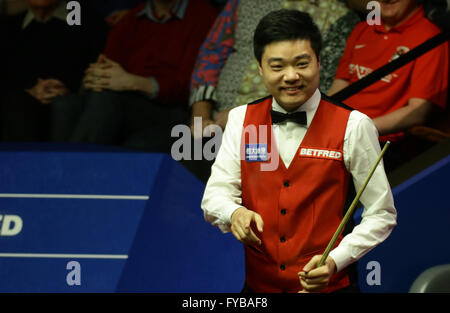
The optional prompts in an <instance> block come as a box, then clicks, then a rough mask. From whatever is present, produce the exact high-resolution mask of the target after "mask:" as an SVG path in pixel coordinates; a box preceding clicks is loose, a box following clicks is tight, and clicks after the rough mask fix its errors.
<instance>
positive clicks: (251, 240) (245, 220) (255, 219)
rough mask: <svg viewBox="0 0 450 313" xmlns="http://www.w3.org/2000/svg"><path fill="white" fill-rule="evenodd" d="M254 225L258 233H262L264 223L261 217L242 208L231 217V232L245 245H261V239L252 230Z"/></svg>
mask: <svg viewBox="0 0 450 313" xmlns="http://www.w3.org/2000/svg"><path fill="white" fill-rule="evenodd" d="M252 223H254V224H255V225H256V227H257V229H258V231H259V232H260V233H262V231H263V227H264V222H263V220H262V218H261V215H259V214H258V213H256V212H253V211H251V210H248V209H246V208H244V207H240V208H238V209H236V211H234V212H233V214H232V215H231V232H232V233H233V235H234V237H236V239H237V240H239V241H240V242H242V243H243V244H248V245H261V239H259V238H258V237H257V236H256V235H255V233H254V232H253V230H252V228H251V224H252Z"/></svg>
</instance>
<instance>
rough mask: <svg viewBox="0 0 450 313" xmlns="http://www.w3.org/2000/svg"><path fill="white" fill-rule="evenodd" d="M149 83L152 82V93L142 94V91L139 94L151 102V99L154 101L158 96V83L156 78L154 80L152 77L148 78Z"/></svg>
mask: <svg viewBox="0 0 450 313" xmlns="http://www.w3.org/2000/svg"><path fill="white" fill-rule="evenodd" d="M148 79H149V80H150V81H151V82H152V84H153V92H152V93H149V92H144V91H142V92H141V93H142V94H143V95H144V96H146V97H147V98H148V99H149V100H153V99H156V97H158V94H159V83H158V81H157V80H156V78H154V77H149V78H148Z"/></svg>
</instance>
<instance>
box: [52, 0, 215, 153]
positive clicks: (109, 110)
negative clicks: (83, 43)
mask: <svg viewBox="0 0 450 313" xmlns="http://www.w3.org/2000/svg"><path fill="white" fill-rule="evenodd" d="M217 13H218V12H217V11H216V9H215V8H213V7H212V6H211V5H210V4H209V3H208V2H206V1H205V0H149V1H146V2H143V3H141V4H140V5H138V6H137V7H136V8H134V9H132V10H130V12H129V13H128V14H127V15H126V16H124V17H123V18H122V19H121V20H120V21H119V22H118V23H117V24H116V25H115V26H114V27H113V28H112V30H111V32H110V34H109V37H108V40H107V43H106V47H105V49H104V52H103V54H102V55H100V56H99V58H98V60H97V62H96V63H95V64H91V66H90V67H89V68H88V69H87V70H86V76H85V78H84V80H83V84H84V87H85V89H87V91H86V92H84V93H82V94H81V95H70V96H68V97H65V98H64V99H62V100H61V101H59V102H58V103H57V105H56V106H55V117H56V118H55V130H54V134H55V137H54V140H56V141H60V140H66V139H67V137H65V136H68V139H69V140H70V141H76V142H90V143H99V144H120V145H125V146H127V147H130V148H142V149H147V150H153V151H167V150H168V148H169V147H170V130H171V128H172V127H173V126H174V125H175V124H178V123H183V122H186V121H187V118H188V114H187V108H188V105H187V102H188V96H189V80H190V75H191V72H192V69H193V67H194V62H195V59H196V56H197V53H198V49H199V47H200V45H201V43H202V42H203V40H204V38H205V37H206V34H207V32H208V30H209V28H210V27H211V25H212V23H213V22H214V19H215V17H216V15H217ZM76 111H78V113H77V112H76ZM79 114H81V117H79V118H78V117H77V116H78V115H79ZM73 128H74V130H73V132H72V129H73ZM169 151H170V150H169Z"/></svg>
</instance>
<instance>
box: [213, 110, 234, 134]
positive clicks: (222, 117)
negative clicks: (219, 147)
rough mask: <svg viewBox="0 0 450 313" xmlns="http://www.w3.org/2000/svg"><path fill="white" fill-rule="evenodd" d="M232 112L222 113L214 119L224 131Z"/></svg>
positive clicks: (224, 111) (225, 111)
mask: <svg viewBox="0 0 450 313" xmlns="http://www.w3.org/2000/svg"><path fill="white" fill-rule="evenodd" d="M230 110H231V108H230V109H226V110H223V111H220V112H219V113H217V114H216V116H215V118H214V120H215V122H216V124H217V125H219V126H220V127H221V128H222V129H225V126H226V125H227V121H228V113H230Z"/></svg>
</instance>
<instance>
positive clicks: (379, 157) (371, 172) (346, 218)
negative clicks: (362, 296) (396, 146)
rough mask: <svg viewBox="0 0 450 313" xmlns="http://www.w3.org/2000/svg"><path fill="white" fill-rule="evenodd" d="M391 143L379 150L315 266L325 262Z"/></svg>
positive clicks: (388, 142)
mask: <svg viewBox="0 0 450 313" xmlns="http://www.w3.org/2000/svg"><path fill="white" fill-rule="evenodd" d="M390 144H391V142H390V141H387V142H386V144H385V145H384V147H383V150H382V151H381V153H380V155H379V156H378V159H377V160H376V162H375V164H374V165H373V166H372V169H371V170H370V172H369V175H368V176H367V178H366V180H365V181H364V183H363V184H362V186H361V188H360V189H359V191H358V193H357V194H356V197H355V199H354V200H353V202H352V204H351V205H350V207H349V209H348V210H347V213H345V216H344V218H343V219H342V221H341V223H340V224H339V227H338V229H337V230H336V232H335V233H334V235H333V238H331V240H330V242H329V243H328V246H327V248H326V249H325V252H324V253H323V255H322V258H321V259H320V261H319V263H317V266H316V267H320V266H322V265H323V264H324V263H325V260H326V259H327V257H328V254H329V253H330V251H331V249H332V248H333V247H334V245H335V244H336V241H337V239H338V237H339V235H340V234H341V232H342V230H343V229H344V227H345V225H346V224H347V222H348V220H349V219H350V216H352V215H353V211H354V210H355V208H356V204H357V203H358V201H359V198H360V197H361V194H362V193H363V191H364V189H366V186H367V184H368V183H369V180H370V178H371V177H372V175H373V173H374V172H375V169H376V168H377V166H378V163H380V161H381V158H382V157H383V155H384V153H385V152H386V149H387V148H388V147H389V145H390Z"/></svg>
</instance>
